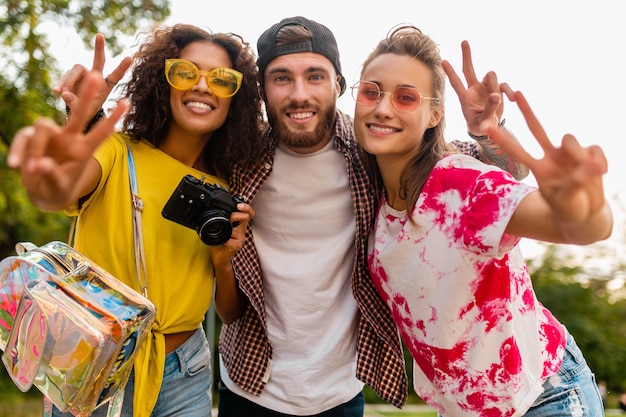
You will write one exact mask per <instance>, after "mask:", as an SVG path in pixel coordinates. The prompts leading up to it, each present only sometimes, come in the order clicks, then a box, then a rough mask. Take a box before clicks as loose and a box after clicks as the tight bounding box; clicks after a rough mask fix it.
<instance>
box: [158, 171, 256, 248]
mask: <svg viewBox="0 0 626 417" xmlns="http://www.w3.org/2000/svg"><path fill="white" fill-rule="evenodd" d="M243 202H244V201H243V200H242V199H241V198H239V197H231V195H230V194H229V193H228V191H226V190H225V189H224V188H223V187H221V186H219V185H217V184H215V185H213V184H209V183H205V182H204V177H202V178H201V179H197V178H195V177H193V176H191V175H185V176H184V177H183V179H182V180H181V181H180V183H179V184H178V186H177V187H176V189H175V190H174V192H173V193H172V195H171V196H170V198H169V200H168V201H167V203H166V204H165V207H163V210H162V211H161V214H162V215H163V217H164V218H166V219H168V220H171V221H173V222H176V223H178V224H180V225H183V226H185V227H188V228H190V229H194V230H195V231H196V233H198V236H199V237H200V240H202V242H204V243H205V244H207V245H209V246H219V245H223V244H224V243H226V242H228V240H229V239H230V236H231V235H232V233H233V227H236V226H237V224H231V222H230V220H229V219H230V215H231V213H232V212H234V211H238V210H237V204H238V203H243Z"/></svg>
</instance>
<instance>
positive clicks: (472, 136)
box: [467, 119, 506, 141]
mask: <svg viewBox="0 0 626 417" xmlns="http://www.w3.org/2000/svg"><path fill="white" fill-rule="evenodd" d="M504 122H506V119H502V121H501V122H500V123H499V124H498V126H499V127H503V126H504ZM467 134H468V135H469V137H470V138H472V139H474V140H476V141H481V140H483V141H484V140H488V139H489V136H488V135H480V136H478V135H475V134H473V133H472V132H470V131H469V130H468V131H467Z"/></svg>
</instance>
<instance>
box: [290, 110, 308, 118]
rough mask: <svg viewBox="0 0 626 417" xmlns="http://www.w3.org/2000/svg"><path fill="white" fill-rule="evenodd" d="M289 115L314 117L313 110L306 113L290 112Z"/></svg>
mask: <svg viewBox="0 0 626 417" xmlns="http://www.w3.org/2000/svg"><path fill="white" fill-rule="evenodd" d="M289 116H290V117H291V118H293V119H306V118H308V117H313V112H312V111H308V112H305V113H289Z"/></svg>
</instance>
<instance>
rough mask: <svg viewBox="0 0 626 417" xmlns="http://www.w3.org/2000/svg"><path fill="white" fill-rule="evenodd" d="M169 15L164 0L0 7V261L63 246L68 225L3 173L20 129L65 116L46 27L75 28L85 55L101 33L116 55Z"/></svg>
mask: <svg viewBox="0 0 626 417" xmlns="http://www.w3.org/2000/svg"><path fill="white" fill-rule="evenodd" d="M169 13H170V9H169V1H168V0H136V1H130V2H128V1H120V0H96V1H91V0H31V1H23V0H4V1H2V2H0V62H2V63H3V73H2V75H0V259H1V258H4V257H6V256H8V255H12V254H14V253H15V252H14V249H13V247H14V244H15V243H16V242H17V241H24V240H27V241H32V242H35V243H44V242H46V241H49V240H66V239H67V230H68V225H69V220H68V218H67V217H66V216H65V215H63V214H62V213H44V212H42V211H40V210H38V209H36V208H34V207H33V206H32V205H31V204H30V202H29V200H28V197H27V195H26V193H25V191H24V190H23V187H21V184H20V179H19V176H18V175H17V173H16V172H14V171H12V170H9V169H7V166H6V153H7V149H8V146H9V145H10V141H11V138H13V137H14V135H15V133H16V132H17V130H18V129H19V128H20V127H22V126H28V125H31V124H33V122H34V121H35V120H36V119H37V118H38V117H40V116H45V117H50V118H52V119H54V120H56V121H57V122H59V123H60V122H62V121H63V119H64V117H65V114H64V108H63V107H64V106H63V104H62V102H61V101H60V100H59V98H58V97H56V96H55V95H54V94H53V93H52V80H57V79H58V78H59V76H60V71H59V70H58V66H57V62H56V60H55V58H54V57H53V56H51V55H50V53H49V52H48V48H49V46H50V45H49V39H50V38H51V37H50V33H51V32H53V30H54V29H51V28H54V27H56V28H57V29H58V28H60V27H64V28H67V27H73V28H74V29H75V30H76V33H77V35H76V36H78V37H80V38H81V39H82V40H83V42H84V43H85V45H86V46H88V47H89V48H91V46H90V45H92V42H93V38H94V36H95V34H96V33H97V32H101V33H103V34H104V35H105V38H106V40H107V48H108V50H109V51H111V52H112V53H113V54H117V53H119V52H120V51H121V50H122V49H123V48H124V45H122V44H121V43H120V40H119V39H123V36H121V35H133V34H135V33H136V32H138V31H140V30H146V29H149V28H150V26H152V25H153V24H154V23H155V22H160V21H163V20H164V19H165V18H166V17H167V16H169ZM44 27H45V28H46V29H45V30H44V29H43V28H44ZM84 64H86V65H89V64H90V63H84Z"/></svg>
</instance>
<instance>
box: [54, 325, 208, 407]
mask: <svg viewBox="0 0 626 417" xmlns="http://www.w3.org/2000/svg"><path fill="white" fill-rule="evenodd" d="M134 382H135V379H134V373H131V375H130V378H129V380H128V384H127V385H126V389H125V391H124V404H123V406H122V414H121V416H122V417H133V395H134V386H135V384H134ZM211 384H212V372H211V352H210V349H209V342H208V341H207V338H206V336H205V334H204V331H203V330H202V329H201V328H200V329H198V330H196V332H195V333H194V334H193V335H192V336H191V337H190V338H189V339H187V340H186V341H185V343H183V344H182V345H180V346H179V347H178V348H176V349H175V350H173V351H172V352H170V353H168V354H167V356H166V357H165V369H164V371H163V383H162V385H161V390H160V392H159V397H158V399H157V402H156V405H155V406H154V409H153V410H152V414H151V415H150V416H151V417H160V416H178V415H180V416H183V415H184V416H185V417H210V416H211V407H212V398H211V395H212V393H211ZM107 411H108V405H107V404H105V405H103V406H101V407H99V408H97V409H96V410H95V411H94V412H93V414H92V415H91V416H92V417H106V415H107ZM52 415H53V416H54V417H74V416H73V415H72V414H70V413H61V412H59V410H58V409H57V408H56V407H54V408H53V411H52Z"/></svg>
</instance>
